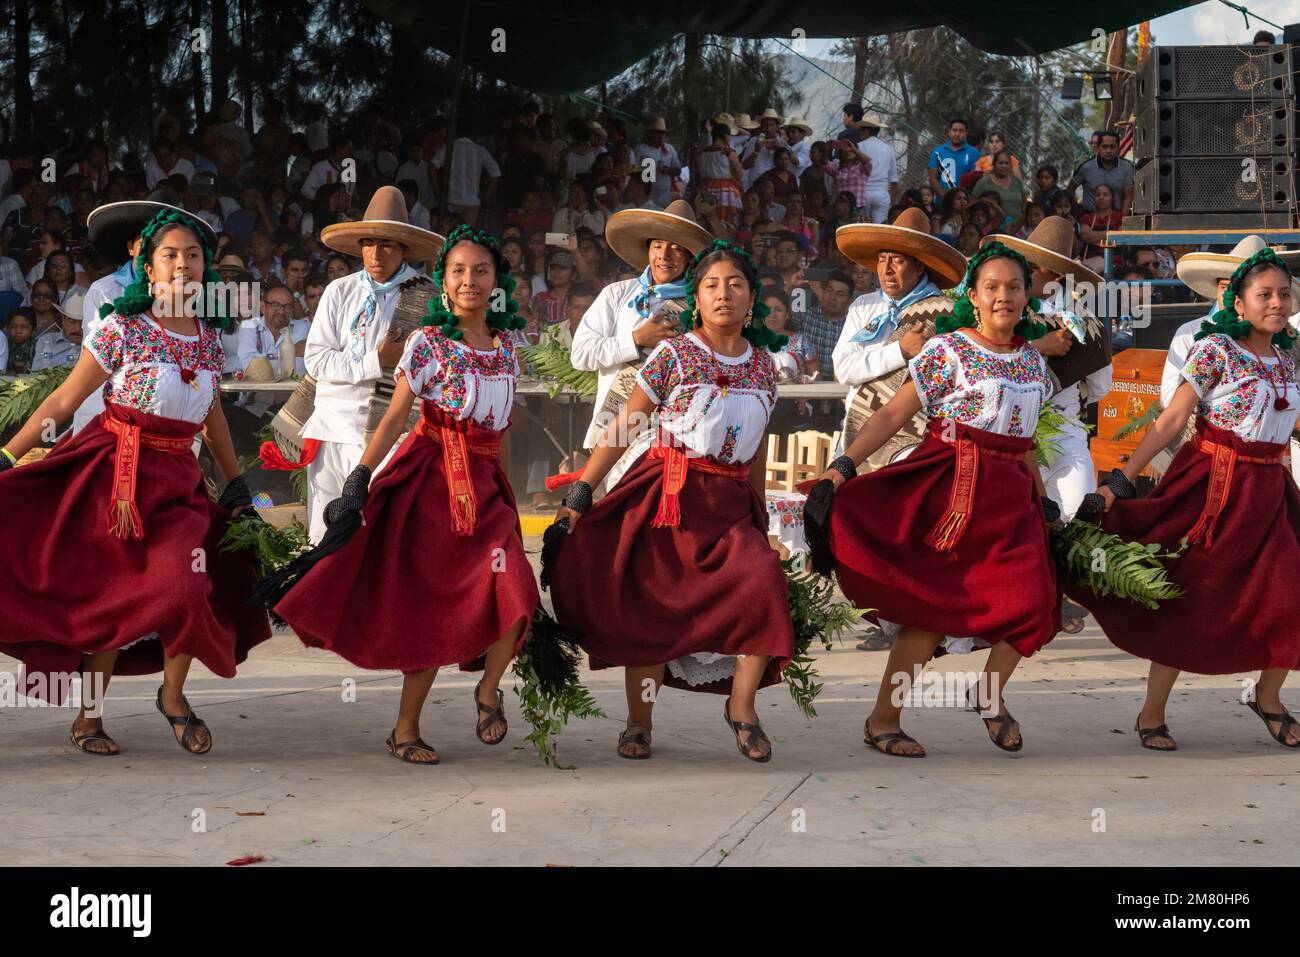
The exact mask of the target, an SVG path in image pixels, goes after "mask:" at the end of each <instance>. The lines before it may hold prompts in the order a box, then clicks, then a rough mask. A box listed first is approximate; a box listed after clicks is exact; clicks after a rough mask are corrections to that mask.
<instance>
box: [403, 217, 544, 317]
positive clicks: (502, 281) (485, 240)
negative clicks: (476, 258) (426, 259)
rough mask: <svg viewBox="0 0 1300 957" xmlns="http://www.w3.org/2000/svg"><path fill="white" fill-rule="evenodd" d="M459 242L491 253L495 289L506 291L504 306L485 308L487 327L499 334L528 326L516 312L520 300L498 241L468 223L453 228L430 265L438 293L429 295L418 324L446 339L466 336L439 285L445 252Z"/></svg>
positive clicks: (442, 278)
mask: <svg viewBox="0 0 1300 957" xmlns="http://www.w3.org/2000/svg"><path fill="white" fill-rule="evenodd" d="M462 241H464V242H470V243H476V244H478V245H479V246H482V247H483V248H484V249H486V250H487V251H488V252H490V253H491V254H492V263H493V265H494V266H495V267H496V271H497V288H499V289H500V290H501V291H502V292H503V293H505V299H506V305H505V309H489V310H488V314H487V324H488V328H489V329H491V330H493V331H494V332H498V333H500V332H509V331H510V330H512V329H523V328H524V327H525V326H527V325H528V320H526V319H525V318H524V317H523V316H521V315H519V303H517V302H515V277H514V275H513V274H512V273H511V272H510V266H509V265H508V264H507V263H506V261H505V258H504V257H503V256H502V255H501V244H500V243H499V242H497V239H496V237H495V236H493V235H492V234H491V233H489V232H488V231H487V230H486V229H475V228H474V227H473V226H470V225H469V224H468V223H465V224H462V225H460V226H457V227H456V228H455V229H453V230H452V231H451V234H450V235H449V236H448V237H447V241H446V242H445V243H443V246H442V251H441V252H440V253H438V261H437V263H436V264H435V265H434V267H433V283H434V285H435V286H436V287H437V291H438V295H434V296H430V297H429V306H428V308H427V309H426V310H425V314H424V321H423V322H422V323H421V325H424V326H437V327H438V328H439V330H441V332H442V334H443V335H444V336H446V337H447V338H448V339H456V340H458V341H463V340H464V338H465V334H464V333H463V332H462V331H461V330H460V329H458V328H457V325H458V324H459V322H460V320H459V319H458V318H457V316H456V313H455V311H454V309H451V308H448V306H447V305H446V304H445V303H444V302H443V295H445V293H443V287H442V283H443V280H444V279H445V278H446V275H447V254H448V253H449V252H451V249H452V247H453V246H455V245H456V244H457V243H459V242H462Z"/></svg>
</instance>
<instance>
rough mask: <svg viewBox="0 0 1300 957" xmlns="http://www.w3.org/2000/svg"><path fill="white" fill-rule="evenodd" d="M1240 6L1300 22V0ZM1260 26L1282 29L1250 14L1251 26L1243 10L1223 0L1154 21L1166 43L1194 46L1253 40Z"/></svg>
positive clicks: (1155, 33) (1243, 1) (1248, 1)
mask: <svg viewBox="0 0 1300 957" xmlns="http://www.w3.org/2000/svg"><path fill="white" fill-rule="evenodd" d="M1236 2H1237V5H1238V6H1242V7H1246V8H1247V9H1248V10H1250V11H1251V12H1252V13H1257V14H1259V15H1260V16H1261V17H1266V18H1268V19H1269V20H1272V21H1273V23H1277V24H1281V25H1282V26H1286V25H1287V24H1288V23H1300V0H1236ZM1256 30H1271V31H1272V32H1274V33H1279V34H1280V33H1281V32H1282V31H1281V30H1279V29H1277V28H1276V27H1273V26H1271V25H1269V24H1267V23H1263V22H1261V21H1259V20H1257V19H1256V18H1255V17H1251V18H1250V26H1249V27H1247V26H1246V21H1245V20H1244V19H1243V18H1242V16H1241V13H1240V12H1239V11H1237V10H1234V9H1232V8H1231V7H1228V6H1225V5H1224V4H1222V3H1220V2H1219V0H1209V2H1208V3H1198V4H1196V6H1193V7H1187V8H1186V9H1184V10H1179V11H1178V12H1177V13H1171V14H1169V15H1168V16H1163V17H1158V18H1156V19H1155V20H1152V21H1151V35H1152V37H1153V38H1154V40H1155V42H1156V43H1159V44H1161V45H1163V46H1193V45H1197V44H1216V43H1249V42H1250V38H1251V37H1252V36H1254V35H1255V31H1256Z"/></svg>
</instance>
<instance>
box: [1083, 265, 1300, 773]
mask: <svg viewBox="0 0 1300 957" xmlns="http://www.w3.org/2000/svg"><path fill="white" fill-rule="evenodd" d="M1294 311H1295V306H1294V304H1293V302H1292V294H1291V274H1290V271H1289V270H1288V269H1287V267H1286V265H1285V264H1283V262H1282V261H1281V260H1280V259H1279V258H1278V257H1277V255H1276V254H1275V253H1274V252H1272V251H1271V250H1268V249H1265V250H1263V251H1261V252H1259V253H1256V254H1255V255H1253V256H1251V257H1249V258H1248V259H1246V260H1245V261H1244V262H1243V263H1242V264H1241V265H1240V266H1239V267H1238V268H1237V269H1236V271H1235V272H1233V274H1232V276H1231V278H1230V279H1229V281H1228V290H1227V291H1226V292H1224V293H1223V308H1222V309H1220V310H1219V311H1218V312H1216V313H1215V314H1214V316H1213V317H1212V318H1211V319H1210V321H1208V322H1207V323H1206V324H1205V326H1204V327H1203V328H1202V331H1201V332H1199V333H1197V336H1196V338H1197V339H1198V340H1199V341H1198V342H1197V344H1196V345H1195V346H1194V347H1193V348H1192V351H1191V353H1190V354H1189V355H1188V357H1187V363H1186V365H1184V366H1183V370H1182V379H1183V382H1182V384H1181V385H1179V386H1178V389H1177V391H1176V392H1175V393H1174V397H1173V399H1172V401H1170V403H1169V406H1168V408H1166V409H1165V411H1164V412H1163V413H1161V415H1160V418H1159V419H1157V420H1156V421H1155V424H1153V425H1152V426H1151V428H1150V429H1149V430H1148V431H1147V434H1146V436H1145V437H1144V438H1143V439H1142V442H1141V443H1140V444H1139V445H1138V447H1137V450H1136V451H1134V452H1133V454H1132V456H1130V458H1129V460H1128V462H1127V463H1126V464H1125V466H1124V469H1123V471H1120V470H1118V469H1117V470H1115V471H1114V472H1112V473H1111V477H1110V479H1109V481H1108V482H1107V484H1106V486H1105V487H1103V488H1102V490H1101V492H1100V493H1099V494H1100V496H1101V498H1102V500H1103V501H1104V503H1105V506H1106V508H1107V512H1106V515H1105V517H1104V519H1103V521H1102V527H1103V528H1104V529H1105V530H1106V531H1109V532H1114V533H1116V534H1118V535H1120V536H1122V537H1125V538H1129V539H1133V540H1136V541H1141V542H1144V543H1152V542H1156V543H1159V544H1161V545H1162V546H1164V547H1165V548H1177V547H1178V546H1179V543H1180V542H1181V541H1182V539H1183V538H1184V537H1186V539H1187V542H1188V545H1187V549H1186V551H1185V552H1183V554H1182V555H1181V556H1180V557H1178V558H1176V559H1174V560H1173V562H1172V564H1171V566H1170V576H1169V577H1170V578H1171V579H1173V580H1174V581H1177V582H1181V583H1182V585H1183V588H1184V591H1185V592H1186V594H1185V595H1184V596H1183V597H1181V598H1178V599H1176V600H1174V601H1170V602H1166V603H1162V604H1161V606H1160V610H1159V612H1158V613H1152V612H1148V611H1145V610H1143V609H1139V608H1136V607H1134V606H1133V605H1131V604H1128V603H1124V604H1123V606H1122V607H1121V603H1119V602H1117V601H1115V599H1113V598H1098V597H1097V596H1096V595H1093V594H1092V593H1091V592H1089V593H1087V594H1086V595H1085V594H1079V595H1075V594H1074V593H1073V591H1072V592H1071V597H1072V598H1074V599H1075V600H1076V601H1078V602H1079V603H1080V604H1083V605H1085V606H1086V607H1087V608H1088V609H1089V610H1090V611H1091V612H1092V613H1093V614H1094V615H1095V616H1096V617H1097V621H1098V622H1099V623H1100V624H1101V626H1102V628H1103V629H1104V630H1105V632H1106V635H1107V637H1109V638H1110V640H1111V641H1113V642H1114V643H1115V644H1116V645H1118V646H1119V647H1120V648H1123V649H1124V650H1125V651H1127V652H1129V653H1130V654H1134V655H1138V656H1140V657H1142V658H1146V659H1148V660H1150V662H1151V671H1150V674H1149V676H1148V678H1147V697H1146V701H1145V703H1144V704H1143V706H1142V712H1141V713H1140V714H1139V715H1138V719H1137V724H1136V726H1135V730H1136V731H1137V732H1138V736H1139V738H1140V741H1141V744H1142V746H1143V747H1146V748H1151V749H1153V750H1156V751H1173V750H1175V749H1176V747H1177V744H1176V743H1175V741H1174V739H1173V736H1172V735H1171V734H1170V733H1169V727H1168V725H1167V724H1166V723H1165V707H1166V705H1167V703H1168V701H1169V692H1170V691H1171V690H1172V689H1173V686H1174V682H1175V681H1176V680H1177V678H1178V673H1179V671H1192V672H1196V673H1197V674H1233V673H1236V672H1240V671H1253V670H1254V669H1256V668H1258V669H1261V674H1260V676H1259V681H1258V683H1257V684H1256V686H1255V692H1254V695H1253V696H1252V700H1251V701H1250V702H1249V705H1250V709H1251V710H1252V711H1254V712H1255V713H1256V714H1257V715H1259V716H1260V718H1261V719H1263V721H1264V723H1265V724H1266V726H1267V727H1268V733H1269V734H1270V735H1272V736H1273V738H1274V739H1275V740H1276V741H1278V742H1279V743H1281V744H1284V745H1286V746H1287V747H1288V748H1297V747H1300V722H1297V721H1296V719H1295V718H1294V716H1292V715H1291V714H1290V712H1288V711H1287V710H1286V708H1285V707H1283V705H1282V699H1281V697H1280V692H1281V689H1282V682H1283V681H1285V680H1286V676H1287V671H1289V670H1292V669H1295V668H1300V634H1297V631H1296V623H1297V622H1298V621H1300V594H1297V592H1296V590H1295V588H1294V587H1293V586H1292V581H1293V579H1294V577H1295V575H1296V573H1297V571H1300V492H1297V490H1296V484H1295V482H1294V481H1293V480H1292V478H1291V475H1290V473H1289V472H1288V471H1287V469H1286V467H1285V465H1284V464H1283V457H1284V455H1285V453H1286V451H1287V441H1288V439H1289V438H1290V436H1291V430H1292V429H1293V428H1294V427H1295V422H1296V416H1297V414H1298V413H1300V390H1297V386H1296V364H1295V361H1294V360H1293V359H1292V358H1291V356H1290V355H1288V354H1286V352H1285V350H1287V349H1289V348H1290V347H1291V345H1292V341H1293V340H1292V336H1291V335H1290V329H1289V327H1288V324H1287V317H1288V316H1290V315H1291V314H1292V313H1293V312H1294ZM1193 410H1194V411H1195V412H1196V435H1195V438H1194V439H1193V440H1192V441H1190V442H1188V443H1186V444H1185V445H1184V446H1183V447H1182V448H1181V449H1179V451H1178V454H1177V455H1176V456H1175V457H1174V460H1173V462H1172V463H1171V464H1170V466H1169V470H1168V471H1167V472H1166V473H1165V474H1164V477H1163V478H1161V480H1160V484H1159V485H1157V486H1156V489H1155V491H1154V492H1153V493H1152V494H1151V495H1150V496H1148V497H1147V498H1144V499H1141V500H1130V499H1132V496H1133V495H1134V494H1135V492H1136V490H1135V488H1134V486H1133V482H1134V480H1136V479H1137V477H1138V475H1139V473H1141V471H1142V469H1144V468H1145V467H1146V466H1147V464H1148V463H1149V462H1150V461H1151V459H1152V458H1153V457H1154V456H1155V454H1156V453H1157V452H1159V451H1160V449H1162V448H1164V447H1165V446H1167V445H1168V444H1169V443H1170V442H1171V441H1172V440H1173V439H1174V438H1175V437H1176V436H1177V435H1178V434H1179V433H1180V432H1181V431H1182V429H1183V427H1184V425H1185V423H1186V422H1187V419H1188V417H1189V416H1191V414H1192V412H1193ZM1117 498H1119V499H1121V501H1118V502H1117V501H1116V499H1117ZM1081 511H1082V509H1081ZM1220 582H1230V583H1231V587H1232V595H1231V600H1229V601H1225V600H1224V595H1223V591H1222V589H1221V588H1218V587H1216V585H1217V583H1220Z"/></svg>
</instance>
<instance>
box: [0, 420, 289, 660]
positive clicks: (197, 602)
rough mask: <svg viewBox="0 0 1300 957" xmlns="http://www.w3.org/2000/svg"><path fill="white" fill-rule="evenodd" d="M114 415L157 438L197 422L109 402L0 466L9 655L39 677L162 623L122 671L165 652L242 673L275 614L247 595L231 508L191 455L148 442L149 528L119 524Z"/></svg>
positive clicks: (247, 572)
mask: <svg viewBox="0 0 1300 957" xmlns="http://www.w3.org/2000/svg"><path fill="white" fill-rule="evenodd" d="M109 415H111V416H113V417H115V418H117V419H118V420H120V421H123V422H127V423H130V424H133V425H136V426H139V427H140V429H141V431H142V432H145V433H152V434H156V435H165V436H169V437H181V438H188V437H192V436H193V435H194V434H195V429H196V427H195V425H194V423H190V422H182V421H179V420H176V419H164V418H160V417H158V416H155V415H150V414H148V413H145V412H137V411H135V410H133V409H124V408H122V407H120V406H110V407H109V408H108V409H107V410H105V411H104V412H101V413H100V414H99V415H98V416H96V417H95V418H94V419H93V420H92V421H91V422H90V423H88V424H87V425H86V427H85V428H83V429H82V430H81V431H80V432H79V433H77V435H75V436H73V437H71V438H67V439H64V440H63V441H61V442H59V444H58V445H57V446H56V447H55V448H54V449H53V450H52V451H51V452H50V454H49V455H47V456H46V457H45V458H43V459H41V460H40V461H38V462H33V463H32V464H30V465H24V466H21V467H20V468H16V469H10V470H9V471H7V472H2V473H0V515H3V516H4V526H5V528H4V537H5V547H4V549H3V550H0V581H3V582H4V586H3V588H0V652H3V653H4V654H7V655H12V656H13V657H15V658H20V659H22V661H23V664H24V666H25V671H26V674H27V678H26V680H27V681H28V682H34V681H37V680H39V679H37V677H36V676H37V675H39V674H42V673H44V674H49V673H53V672H75V671H76V670H77V669H78V666H79V665H80V662H81V656H82V655H84V654H90V653H93V652H103V651H113V650H115V649H118V648H121V647H122V646H123V645H127V644H130V643H131V642H133V641H135V640H136V639H137V638H139V637H141V636H142V635H146V634H149V633H150V632H152V631H157V632H158V635H159V637H160V638H161V642H159V641H158V640H157V639H151V640H149V641H142V642H140V643H139V644H135V645H133V646H132V647H131V648H129V649H127V650H126V651H124V652H122V654H121V655H119V656H118V659H117V665H116V668H115V671H114V673H115V674H119V675H142V674H152V673H154V672H157V671H161V670H162V666H163V653H164V651H165V652H166V654H167V655H168V656H171V657H175V656H177V655H193V656H194V657H196V658H198V659H199V660H200V661H201V662H203V664H204V665H205V666H206V667H207V668H208V669H209V670H210V671H212V672H213V673H214V674H217V675H220V676H221V677H223V678H232V677H234V675H235V666H236V665H237V664H239V663H240V662H242V661H243V660H244V659H245V658H246V657H247V656H248V650H249V649H250V648H252V647H253V646H254V645H256V644H257V643H258V642H261V641H265V640H266V639H267V638H270V637H271V628H270V623H269V622H268V620H267V616H266V612H265V611H263V610H262V609H260V608H256V607H253V606H252V605H249V604H248V596H249V595H250V594H251V593H252V590H253V587H254V586H255V585H256V584H257V573H256V570H255V569H254V566H253V562H252V560H251V559H250V558H249V557H248V556H247V555H246V554H243V553H229V552H222V551H221V549H220V547H219V545H218V543H219V542H220V540H221V536H222V535H223V534H224V533H225V529H226V525H227V522H228V521H229V519H230V513H229V512H227V511H226V510H225V509H223V508H221V507H220V506H219V505H217V504H216V503H215V502H213V501H212V500H211V499H210V498H208V495H207V492H206V490H205V489H204V486H203V478H202V475H201V473H200V472H199V466H198V463H197V461H195V458H194V456H193V455H192V454H191V453H190V452H189V451H186V452H184V453H183V454H176V453H170V452H163V451H159V450H157V449H151V448H149V447H148V446H147V445H145V444H144V443H143V442H142V443H141V445H140V456H139V465H138V470H137V473H136V489H135V502H136V506H137V508H138V509H139V512H140V518H141V522H142V525H143V530H144V538H143V539H142V540H136V539H131V538H126V539H123V538H118V537H116V536H114V535H111V534H109V532H108V518H107V515H108V511H109V504H110V500H111V499H112V498H113V479H114V463H115V460H116V450H117V436H116V435H115V434H114V433H112V432H110V431H108V430H107V429H105V428H104V427H103V426H102V425H101V421H102V420H103V417H104V416H109ZM199 549H202V550H203V551H202V553H201V554H200V555H198V556H197V557H196V552H197V551H198V550H199ZM196 563H198V564H196ZM204 564H206V568H204V567H203V565H204ZM196 568H197V570H195V569H196Z"/></svg>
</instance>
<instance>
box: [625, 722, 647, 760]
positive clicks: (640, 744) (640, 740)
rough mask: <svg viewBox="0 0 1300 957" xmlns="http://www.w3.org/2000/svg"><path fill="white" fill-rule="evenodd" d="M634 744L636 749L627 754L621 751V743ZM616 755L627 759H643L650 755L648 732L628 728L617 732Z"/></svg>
mask: <svg viewBox="0 0 1300 957" xmlns="http://www.w3.org/2000/svg"><path fill="white" fill-rule="evenodd" d="M625 744H633V745H636V747H637V749H638V750H637V751H636V752H634V753H632V754H627V753H625V752H624V751H623V745H625ZM618 756H619V757H620V758H627V759H628V760H629V761H644V760H646V759H647V758H648V757H650V732H649V731H633V730H631V729H630V728H628V729H625V730H623V731H620V732H619V733H618Z"/></svg>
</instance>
